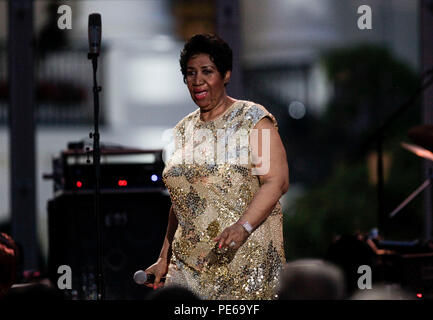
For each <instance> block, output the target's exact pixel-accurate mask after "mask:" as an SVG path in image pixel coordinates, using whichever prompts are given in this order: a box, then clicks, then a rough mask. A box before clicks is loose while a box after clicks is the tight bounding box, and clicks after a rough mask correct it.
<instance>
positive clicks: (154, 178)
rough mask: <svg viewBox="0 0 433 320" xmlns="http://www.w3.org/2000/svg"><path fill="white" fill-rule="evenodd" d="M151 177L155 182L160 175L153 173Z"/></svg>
mask: <svg viewBox="0 0 433 320" xmlns="http://www.w3.org/2000/svg"><path fill="white" fill-rule="evenodd" d="M150 179H151V180H152V181H153V182H156V181H158V176H157V175H156V174H152V176H151V177H150Z"/></svg>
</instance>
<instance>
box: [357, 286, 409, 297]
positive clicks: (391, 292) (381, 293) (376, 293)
mask: <svg viewBox="0 0 433 320" xmlns="http://www.w3.org/2000/svg"><path fill="white" fill-rule="evenodd" d="M415 296H416V295H415V294H414V293H411V292H409V291H406V290H404V289H402V288H401V286H400V285H398V284H388V285H386V284H373V286H372V288H371V289H364V290H358V291H356V292H355V293H354V294H353V295H352V296H351V297H350V300H416V299H415Z"/></svg>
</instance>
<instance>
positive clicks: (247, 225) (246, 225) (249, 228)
mask: <svg viewBox="0 0 433 320" xmlns="http://www.w3.org/2000/svg"><path fill="white" fill-rule="evenodd" d="M238 223H239V224H240V225H241V226H242V227H244V229H245V230H246V231H247V232H248V233H249V234H251V233H252V232H253V227H252V226H251V225H250V223H249V222H248V221H243V220H239V221H238Z"/></svg>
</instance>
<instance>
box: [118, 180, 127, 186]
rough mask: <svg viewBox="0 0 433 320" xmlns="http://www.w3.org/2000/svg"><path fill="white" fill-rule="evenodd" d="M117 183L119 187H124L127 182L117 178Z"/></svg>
mask: <svg viewBox="0 0 433 320" xmlns="http://www.w3.org/2000/svg"><path fill="white" fill-rule="evenodd" d="M117 184H118V185H119V187H126V186H127V185H128V182H127V181H126V180H119V181H118V182H117Z"/></svg>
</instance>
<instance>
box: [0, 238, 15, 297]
mask: <svg viewBox="0 0 433 320" xmlns="http://www.w3.org/2000/svg"><path fill="white" fill-rule="evenodd" d="M17 265H18V248H17V245H16V243H15V241H14V240H13V239H12V237H11V236H9V235H7V234H6V233H0V299H2V298H3V297H4V296H5V295H6V293H8V291H9V289H10V288H11V287H12V285H13V284H14V283H15V281H16V275H17Z"/></svg>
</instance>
